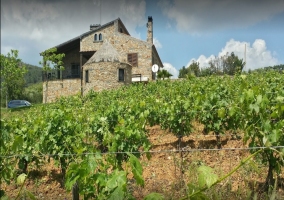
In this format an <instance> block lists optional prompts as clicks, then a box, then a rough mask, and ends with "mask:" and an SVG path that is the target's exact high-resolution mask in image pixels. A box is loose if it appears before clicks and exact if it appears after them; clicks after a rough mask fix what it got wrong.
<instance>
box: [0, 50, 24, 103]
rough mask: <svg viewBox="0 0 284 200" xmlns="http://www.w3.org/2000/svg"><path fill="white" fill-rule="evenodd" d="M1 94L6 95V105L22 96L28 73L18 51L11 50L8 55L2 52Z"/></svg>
mask: <svg viewBox="0 0 284 200" xmlns="http://www.w3.org/2000/svg"><path fill="white" fill-rule="evenodd" d="M0 61H1V63H0V65H1V96H2V97H3V96H4V97H6V106H8V105H7V103H8V101H9V100H11V99H17V98H19V97H21V95H22V93H23V91H24V86H25V79H24V75H25V73H26V68H25V66H22V65H21V60H20V59H19V58H18V51H17V50H13V49H12V50H11V52H9V53H8V54H7V55H6V56H5V55H3V54H1V60H0Z"/></svg>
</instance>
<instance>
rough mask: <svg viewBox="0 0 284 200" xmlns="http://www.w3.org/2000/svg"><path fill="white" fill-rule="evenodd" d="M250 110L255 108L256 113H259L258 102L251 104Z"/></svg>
mask: <svg viewBox="0 0 284 200" xmlns="http://www.w3.org/2000/svg"><path fill="white" fill-rule="evenodd" d="M249 108H250V110H254V111H255V112H256V113H259V106H258V105H257V104H250V105H249Z"/></svg>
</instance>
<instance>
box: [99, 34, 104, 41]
mask: <svg viewBox="0 0 284 200" xmlns="http://www.w3.org/2000/svg"><path fill="white" fill-rule="evenodd" d="M99 40H100V41H102V40H103V36H102V34H101V33H100V34H99Z"/></svg>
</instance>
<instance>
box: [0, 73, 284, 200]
mask: <svg viewBox="0 0 284 200" xmlns="http://www.w3.org/2000/svg"><path fill="white" fill-rule="evenodd" d="M283 85H284V77H283V75H282V74H281V73H278V72H276V71H268V72H266V73H263V74H257V73H252V74H248V75H236V76H234V77H229V76H210V77H207V78H198V77H195V78H192V79H185V80H181V81H174V82H171V81H157V82H150V83H148V84H147V85H142V84H138V85H133V86H130V87H121V88H119V89H117V90H112V91H102V92H90V93H89V94H88V95H86V96H85V97H80V96H72V97H68V98H61V99H60V100H58V101H57V102H55V103H53V104H46V105H44V106H41V107H32V108H30V109H29V110H26V112H24V114H22V113H21V115H22V116H21V117H19V116H18V117H8V118H5V119H1V140H0V142H1V144H0V145H1V149H0V150H1V155H3V157H0V159H1V168H2V167H3V168H2V169H3V170H1V172H0V173H1V174H0V175H1V180H4V181H5V182H7V183H9V181H10V180H12V179H13V178H15V177H16V176H15V168H16V165H17V163H18V162H19V160H21V159H25V160H26V161H27V162H31V161H33V160H35V161H37V162H46V160H40V159H38V158H39V157H44V156H43V155H48V156H49V157H50V158H53V159H54V160H55V161H56V163H58V164H60V166H61V168H62V174H65V182H64V185H65V187H66V188H67V189H68V190H71V189H72V186H73V185H74V184H75V183H76V184H78V186H79V192H80V194H81V195H83V196H85V198H86V199H87V198H89V197H93V198H96V199H111V198H115V197H119V198H121V199H132V198H133V197H132V194H131V192H130V191H129V190H128V187H127V183H128V181H127V177H129V176H128V175H129V173H132V174H133V177H134V179H135V180H136V183H137V184H138V185H141V186H143V185H144V184H145V183H144V180H143V176H142V166H141V164H140V163H139V157H140V156H141V153H142V152H143V151H146V152H147V151H149V150H150V147H151V144H150V142H149V140H148V132H147V129H146V127H147V126H154V125H160V126H161V127H162V128H163V129H168V130H170V131H171V132H172V133H173V134H174V135H175V136H176V137H177V138H181V137H183V136H185V135H190V134H191V132H192V128H193V127H192V122H195V121H197V122H199V123H201V124H203V126H204V127H205V129H206V130H205V133H208V132H209V131H213V132H214V133H215V134H222V133H223V132H225V131H232V130H237V129H240V130H242V131H244V133H245V135H244V138H243V139H244V142H249V145H250V147H263V146H266V147H269V148H267V149H263V150H261V151H257V152H255V151H256V150H252V153H253V154H252V155H255V153H257V154H258V156H259V159H261V160H262V162H263V163H267V164H268V165H269V166H270V168H269V169H270V171H269V172H268V176H271V175H270V174H271V171H272V172H273V173H278V174H279V173H280V172H281V167H282V166H283V164H284V163H283V158H282V157H283V156H282V154H283V153H284V152H283V149H275V148H273V147H274V146H281V145H282V144H283V143H284V141H283V134H282V133H283V126H284V121H283V119H284V109H283V100H284V93H283V92H284V90H283V87H281V86H283ZM10 155H19V156H13V158H10V157H8V156H10ZM5 156H6V157H5ZM47 161H48V160H47ZM241 165H242V163H241ZM197 171H198V174H199V176H198V177H199V184H198V186H196V185H188V191H189V196H190V195H193V194H194V193H195V192H197V191H198V190H199V189H204V188H205V189H204V190H206V188H210V187H213V186H214V184H216V182H218V181H221V180H223V178H219V179H218V180H217V181H216V178H217V177H216V176H215V175H214V173H213V171H212V170H211V169H209V168H207V167H202V168H200V169H199V170H197ZM65 172H66V173H65ZM273 173H272V174H273ZM229 175H230V174H229ZM272 178H273V176H272ZM269 183H270V185H271V182H269ZM203 186H204V187H203ZM200 187H202V188H200ZM190 191H191V192H190ZM153 195H154V194H153ZM154 196H155V195H154ZM149 198H151V196H149ZM157 198H159V197H157ZM161 198H162V197H161ZM192 198H193V199H194V198H195V199H206V196H204V194H203V191H201V192H198V194H195V195H194V196H192Z"/></svg>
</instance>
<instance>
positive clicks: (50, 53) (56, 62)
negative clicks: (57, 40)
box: [39, 48, 65, 103]
mask: <svg viewBox="0 0 284 200" xmlns="http://www.w3.org/2000/svg"><path fill="white" fill-rule="evenodd" d="M56 52H57V49H56V48H51V49H48V50H46V51H44V52H42V53H41V54H40V55H41V56H43V61H42V62H39V64H40V65H42V68H43V71H44V75H45V84H46V89H45V99H44V103H47V95H48V79H49V77H48V72H50V71H51V70H52V69H56V70H60V78H62V75H61V74H62V73H61V71H62V70H64V67H63V61H62V59H63V58H64V57H65V54H64V53H60V54H59V53H56Z"/></svg>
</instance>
